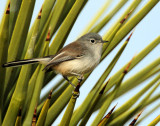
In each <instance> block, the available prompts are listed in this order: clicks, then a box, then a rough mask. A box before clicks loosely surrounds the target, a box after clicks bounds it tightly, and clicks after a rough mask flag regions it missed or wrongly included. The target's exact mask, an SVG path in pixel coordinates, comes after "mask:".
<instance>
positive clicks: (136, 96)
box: [0, 0, 160, 126]
mask: <svg viewBox="0 0 160 126" xmlns="http://www.w3.org/2000/svg"><path fill="white" fill-rule="evenodd" d="M35 2H36V1H35V0H7V2H6V7H5V9H4V14H3V15H2V17H1V24H0V65H1V66H3V64H4V63H6V62H10V61H15V60H17V59H30V58H33V57H43V56H48V55H54V54H56V52H57V51H58V50H59V49H61V48H62V47H63V46H64V44H65V42H66V40H67V38H68V36H69V35H70V33H71V35H73V36H74V32H71V30H72V29H73V26H74V24H75V22H76V21H78V20H79V18H78V17H79V16H81V15H80V14H83V13H84V14H85V11H82V10H85V8H87V7H88V6H87V5H90V3H89V2H95V1H94V0H93V1H87V0H44V3H43V5H42V7H41V9H40V10H39V13H38V15H37V16H36V18H35V19H34V17H33V18H32V15H33V12H34V11H35V10H34V8H35V6H37V4H35ZM96 2H97V1H96ZM99 2H101V1H99ZM114 2H116V5H114V7H113V8H111V10H109V11H108V12H107V13H106V11H105V10H106V9H107V8H109V7H110V6H111V3H114ZM139 5H141V7H140V8H138V6H139ZM124 6H125V7H124ZM155 6H159V1H158V0H148V1H147V2H146V3H145V4H144V2H142V0H133V1H130V2H129V1H127V0H120V1H118V2H117V1H113V2H111V1H109V0H108V1H107V0H106V3H104V4H103V7H101V9H100V10H99V11H98V13H97V14H95V16H94V18H93V19H86V17H85V18H83V19H84V21H85V20H90V23H89V24H88V25H87V27H85V28H84V29H83V31H82V32H81V31H80V30H79V29H78V28H77V29H76V30H75V32H78V34H79V36H80V35H83V34H86V33H88V32H94V33H100V34H101V35H102V36H103V39H104V40H107V41H109V43H106V44H104V46H103V54H102V58H101V62H102V61H103V63H100V64H99V66H98V68H96V70H97V71H98V72H97V73H98V74H101V76H99V75H97V73H96V72H94V71H93V74H92V75H91V73H88V74H86V75H85V78H84V80H83V82H81V83H78V82H77V80H76V78H75V77H71V78H69V79H70V80H72V83H74V84H76V85H77V87H76V88H75V89H74V88H73V87H72V86H71V85H69V84H68V82H67V81H65V80H64V79H63V78H62V77H60V76H59V75H57V74H55V73H54V72H49V73H46V72H45V71H42V70H43V68H44V67H45V66H44V65H40V64H39V65H24V66H22V67H16V68H13V67H10V68H2V67H0V125H2V126H13V125H15V126H21V125H24V126H30V125H36V126H44V125H45V126H49V125H57V124H59V125H60V126H64V125H65V126H68V125H69V126H76V125H80V126H84V125H92V126H97V125H98V126H105V125H107V126H114V125H115V126H122V125H130V126H131V125H135V122H136V121H137V119H138V117H139V116H140V114H138V113H140V112H141V111H142V110H143V112H142V116H143V117H142V119H141V117H140V120H139V119H138V120H139V121H138V123H140V124H142V125H156V124H158V122H159V121H160V118H159V116H158V115H156V114H155V115H151V113H152V111H153V110H154V111H155V110H159V108H158V106H159V103H157V101H158V100H159V98H160V93H159V92H158V93H157V89H158V86H159V84H160V73H159V72H160V67H159V65H160V57H159V54H157V55H158V56H156V57H157V58H156V59H155V60H153V58H151V59H149V60H150V62H151V63H145V65H143V68H140V70H137V71H136V72H135V71H131V70H132V69H133V68H134V67H135V66H136V65H138V64H139V63H140V62H141V61H142V60H145V59H144V58H145V57H146V56H147V55H148V54H149V53H150V52H151V51H152V50H154V49H155V48H158V50H160V48H159V43H160V36H157V37H156V38H155V39H154V40H153V41H150V43H149V45H148V46H146V47H145V48H144V49H143V50H141V51H139V52H138V53H137V54H135V56H134V57H133V58H132V57H130V58H127V60H128V61H129V62H127V61H125V62H123V64H125V65H121V66H122V67H118V69H117V70H116V71H115V70H114V67H115V65H116V64H119V63H117V62H118V61H119V59H120V57H121V56H122V57H123V55H124V53H123V52H124V50H125V49H127V45H128V44H130V41H131V40H130V39H132V36H134V37H135V38H136V35H134V33H133V32H134V30H132V29H133V28H135V26H137V25H138V23H139V22H141V20H142V19H143V18H144V17H145V16H146V15H147V14H148V13H149V12H150V11H151V10H152V8H154V7H155ZM121 8H123V9H122V10H123V12H121V14H120V15H118V18H117V19H116V20H112V18H113V17H114V16H115V15H116V14H117V13H119V11H120V9H121ZM31 18H32V19H34V21H33V23H31ZM158 18H159V17H157V19H158ZM157 19H152V20H157ZM76 23H77V22H76ZM109 23H111V24H112V26H111V27H110V26H109V29H107V28H106V27H105V26H108V24H109ZM78 26H82V24H81V23H78ZM157 27H158V26H157ZM135 29H136V28H135ZM142 29H143V28H142ZM73 31H74V29H73ZM131 31H132V32H131ZM130 32H131V33H130ZM149 32H150V34H153V33H154V31H149ZM77 37H78V36H77ZM125 37H126V38H125ZM146 37H148V36H146ZM75 38H76V36H75ZM138 39H140V38H138ZM72 41H74V39H72ZM139 43H140V44H143V43H144V42H141V41H139ZM137 46H138V45H137ZM115 47H116V49H115ZM131 51H132V50H127V52H126V51H125V53H129V52H131ZM157 52H159V51H157ZM109 54H112V56H110V55H109ZM114 55H115V56H114ZM110 57H111V58H110ZM151 57H152V56H151ZM106 59H107V60H106ZM104 61H107V64H106V63H104ZM145 62H148V60H147V61H146V60H145ZM102 71H104V72H102ZM112 73H113V74H112ZM128 73H129V74H130V73H131V74H132V75H131V74H130V75H128ZM94 76H97V77H94ZM126 76H127V77H128V78H127V79H126V78H125V77H126ZM96 78H97V80H96ZM108 78H110V79H108ZM85 80H87V81H85ZM144 82H145V83H144ZM144 84H145V85H144ZM49 85H50V86H49ZM85 85H90V86H88V87H85ZM46 86H49V88H48V89H47V90H45V92H44V93H43V95H42V96H41V97H40V94H41V93H42V89H46V88H45V87H46ZM83 87H84V88H83ZM138 87H140V90H138ZM51 89H52V90H51ZM135 89H136V90H135ZM50 90H51V91H50ZM72 92H73V94H79V92H80V96H79V98H77V97H75V96H74V95H73V94H72ZM86 92H87V93H86ZM83 93H85V94H87V96H84V95H83ZM129 93H133V95H129ZM152 94H153V95H152ZM122 95H128V98H127V99H125V98H123V97H120V96H122ZM151 95H152V96H151ZM47 97H48V98H47ZM82 97H84V98H82ZM82 99H83V100H82ZM80 101H81V102H80ZM76 102H78V105H77V106H78V107H77V106H76V107H75V105H76ZM116 103H117V106H116V107H115V106H114V105H115V104H116ZM152 103H153V104H152ZM150 105H153V106H152V107H151V108H152V109H151V111H149V112H147V111H146V109H147V108H148V107H149V106H150ZM113 106H114V107H113ZM111 108H113V109H112V110H111ZM114 109H115V110H114ZM63 110H64V111H63ZM113 110H114V111H113ZM108 112H109V113H108ZM107 113H108V114H107ZM159 114H160V113H159ZM59 115H61V116H59ZM136 116H137V117H136ZM135 117H136V118H135ZM146 117H148V118H152V119H150V122H149V123H147V124H146V122H145V120H144V119H145V118H146ZM156 117H157V118H156ZM134 118H135V119H134ZM133 119H134V120H133ZM132 120H133V121H132Z"/></svg>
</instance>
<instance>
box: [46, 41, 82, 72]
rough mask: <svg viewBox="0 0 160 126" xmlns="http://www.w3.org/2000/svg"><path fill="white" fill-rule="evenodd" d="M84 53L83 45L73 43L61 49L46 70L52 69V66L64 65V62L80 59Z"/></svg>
mask: <svg viewBox="0 0 160 126" xmlns="http://www.w3.org/2000/svg"><path fill="white" fill-rule="evenodd" d="M80 52H82V53H80ZM83 52H84V49H83V46H81V44H80V43H78V42H73V43H71V44H69V45H67V46H66V47H64V48H63V49H61V50H60V51H59V52H58V53H57V54H56V55H55V56H54V57H53V59H52V60H51V61H50V62H49V63H48V64H47V65H46V67H45V68H44V70H45V69H48V68H50V67H51V66H54V65H57V64H59V63H62V62H64V61H69V60H74V59H77V58H80V57H82V56H83V55H84V53H83Z"/></svg>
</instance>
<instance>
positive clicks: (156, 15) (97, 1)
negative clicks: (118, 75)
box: [0, 0, 160, 126]
mask: <svg viewBox="0 0 160 126" xmlns="http://www.w3.org/2000/svg"><path fill="white" fill-rule="evenodd" d="M6 1H7V0H1V1H0V19H1V17H2V15H3V11H4V7H5V4H6ZM148 1H149V0H142V2H141V4H140V5H139V6H138V8H137V9H136V11H135V12H134V14H135V13H136V12H138V11H139V10H140V9H141V8H142V7H143V6H144V5H145V3H146V2H148ZM104 2H106V0H89V1H88V3H87V4H86V6H85V8H84V9H83V10H82V13H81V14H80V15H79V17H78V19H77V21H76V22H75V25H74V26H73V28H72V30H71V32H70V34H69V37H68V39H67V40H66V44H68V43H70V42H72V41H74V40H75V39H77V37H78V36H79V35H80V34H81V32H82V31H83V29H84V28H85V27H86V26H87V24H88V23H89V22H90V20H91V19H92V18H93V17H94V15H95V14H96V12H97V11H98V10H99V9H100V8H101V7H102V6H103V4H104ZM131 2H132V0H129V1H128V2H127V3H126V4H125V5H124V7H123V8H121V9H120V11H119V12H118V13H117V14H116V15H115V16H114V17H113V18H112V19H111V20H110V22H109V23H108V24H107V25H106V26H105V27H104V28H103V29H102V30H101V31H100V32H99V34H100V35H102V36H103V35H104V34H105V33H106V32H107V30H108V29H109V28H110V27H111V26H112V24H114V22H115V21H116V20H117V19H118V18H119V17H120V16H121V14H122V13H123V12H124V11H125V9H126V8H127V7H128V6H129V5H130V3H131ZM42 3H43V0H37V1H36V4H35V8H34V13H33V17H32V22H31V24H32V23H33V21H34V19H35V18H36V16H37V14H38V12H39V10H40V8H41V5H42ZM117 3H118V0H113V2H112V4H111V5H110V7H109V8H108V9H107V10H106V12H105V14H104V15H103V16H105V15H106V14H107V13H109V12H110V10H111V9H112V8H113V7H114V6H115V5H116V4H117ZM103 16H102V17H103ZM159 23H160V3H158V4H157V5H156V6H155V7H154V8H153V9H152V10H151V11H150V12H149V13H148V15H147V16H146V17H145V18H143V20H142V21H141V22H140V23H139V24H138V25H137V26H136V28H135V32H134V34H133V36H132V38H131V39H130V41H129V44H128V45H127V47H126V49H125V50H124V52H123V54H122V56H121V57H120V59H119V61H118V62H117V64H116V66H115V67H114V69H113V70H112V72H111V73H110V75H109V77H111V76H112V75H113V74H114V73H115V72H116V71H118V70H119V69H120V68H121V67H122V66H123V65H125V64H126V63H127V62H128V61H129V60H131V59H132V57H133V56H134V55H136V54H138V53H139V52H140V51H141V50H142V49H144V48H145V47H146V46H147V45H148V44H149V43H151V42H152V41H153V40H154V39H155V38H157V37H158V36H159V35H160V24H159ZM127 37H128V36H127ZM125 39H126V38H124V39H123V40H122V41H121V43H120V44H119V45H118V46H117V47H116V48H115V49H114V50H113V51H112V52H111V53H110V54H109V56H108V57H107V58H106V59H105V60H104V61H102V62H101V64H100V65H99V66H98V67H97V68H96V69H95V70H94V71H93V72H92V74H91V76H90V77H89V78H88V79H87V81H86V82H85V84H84V85H83V86H82V87H81V89H80V97H79V98H78V99H77V102H76V106H75V108H77V107H78V106H79V105H80V104H81V103H82V102H83V100H84V99H85V97H86V96H87V94H88V92H89V91H90V90H91V89H92V87H93V86H94V84H95V83H96V81H97V80H98V78H99V77H100V76H101V75H102V73H103V72H104V70H105V69H104V68H106V67H107V66H108V65H109V63H110V61H111V60H112V59H113V58H114V56H115V54H116V52H117V50H118V49H119V48H120V47H121V45H122V44H123V43H124V41H125ZM66 44H65V45H66ZM159 56H160V44H159V45H158V46H157V47H156V48H155V49H154V50H153V51H152V52H151V53H150V54H149V55H148V56H147V57H145V58H144V59H143V61H141V62H140V63H139V64H138V65H137V66H136V67H135V68H133V69H132V70H131V71H130V72H129V73H128V74H127V75H126V77H125V79H124V80H126V79H127V78H129V77H131V76H132V75H134V74H135V73H136V72H138V71H139V70H141V69H142V68H144V66H146V65H147V64H150V63H151V62H153V61H154V60H155V59H157V58H158V57H159ZM109 77H108V78H109ZM60 78H61V75H59V76H58V77H57V78H56V79H57V80H59V79H60ZM108 78H107V79H108ZM107 79H106V80H107ZM149 80H151V79H149ZM149 80H148V81H147V82H144V83H143V85H141V86H138V87H137V88H134V89H133V90H132V92H129V93H127V94H126V95H123V96H122V97H120V98H119V99H116V100H115V101H114V102H113V103H112V104H111V105H110V107H109V109H108V110H110V109H111V108H112V107H113V106H114V105H115V104H116V103H118V105H117V108H118V107H120V106H121V105H122V104H123V102H125V101H127V100H128V99H129V98H130V97H132V96H133V95H134V94H136V93H137V92H138V91H139V90H141V89H142V88H143V87H144V86H145V85H146V84H147V83H148V82H149ZM54 83H55V80H54V81H52V83H51V84H50V85H53V84H54ZM48 89H49V90H50V88H49V87H47V88H46V90H48ZM159 90H160V87H159V88H158V89H157V90H156V92H155V93H159ZM43 92H45V91H44V90H43ZM155 93H154V94H155ZM154 94H153V95H154ZM159 102H160V100H159V101H158V100H157V101H156V102H155V103H153V104H152V105H150V106H149V107H148V108H146V109H145V110H144V112H143V113H142V116H143V115H145V112H147V111H148V110H150V109H151V108H152V107H154V106H155V105H157V103H159ZM63 113H64V111H63ZM63 113H62V114H61V115H60V116H59V119H58V120H56V121H55V123H54V125H57V124H59V122H60V119H61V118H62V116H63ZM159 114H160V108H159V109H158V110H156V111H154V112H153V113H152V114H151V115H150V117H149V118H146V119H145V120H144V121H143V122H142V123H141V124H139V126H144V125H147V124H148V123H150V122H151V121H152V120H153V119H154V118H156V117H157V116H158V115H159ZM95 116H96V113H95V114H93V116H92V117H91V119H90V120H89V122H88V123H87V126H89V125H90V124H91V122H92V121H93V120H94V118H95ZM129 122H130V121H129ZM129 122H128V123H127V124H126V125H128V124H129ZM159 125H160V124H159Z"/></svg>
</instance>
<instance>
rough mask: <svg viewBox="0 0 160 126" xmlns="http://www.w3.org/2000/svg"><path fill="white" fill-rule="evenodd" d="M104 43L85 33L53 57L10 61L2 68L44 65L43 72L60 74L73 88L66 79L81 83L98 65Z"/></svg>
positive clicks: (91, 34) (100, 38) (92, 34)
mask: <svg viewBox="0 0 160 126" xmlns="http://www.w3.org/2000/svg"><path fill="white" fill-rule="evenodd" d="M106 42H108V41H104V40H103V39H102V37H101V36H100V35H99V34H97V33H87V34H85V35H83V36H81V37H79V38H78V39H77V40H75V41H74V42H72V43H70V44H68V45H67V46H65V47H64V48H62V49H60V50H59V51H58V52H57V53H56V54H55V55H50V56H45V57H41V58H32V59H24V60H18V61H12V62H8V63H5V64H3V65H2V67H18V66H22V65H25V64H35V63H40V64H44V65H45V67H44V69H43V70H45V71H50V70H53V71H55V72H56V73H59V74H61V75H62V76H63V77H64V79H66V80H67V81H68V82H69V84H71V85H72V86H73V87H75V85H74V84H72V82H71V81H70V80H69V79H68V77H70V76H76V77H78V80H79V81H82V80H83V78H84V76H83V75H84V74H86V73H88V72H91V71H92V70H93V69H94V68H95V67H96V66H97V65H98V64H99V62H100V59H101V55H102V48H103V43H106Z"/></svg>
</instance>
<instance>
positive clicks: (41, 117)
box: [36, 90, 52, 126]
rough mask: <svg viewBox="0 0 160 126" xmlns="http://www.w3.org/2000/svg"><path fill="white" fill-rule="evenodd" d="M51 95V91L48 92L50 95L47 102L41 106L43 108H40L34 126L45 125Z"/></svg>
mask: <svg viewBox="0 0 160 126" xmlns="http://www.w3.org/2000/svg"><path fill="white" fill-rule="evenodd" d="M51 95H52V90H51V91H50V94H49V96H48V98H47V100H46V101H45V103H44V105H43V108H42V110H41V113H40V115H39V117H38V120H37V124H36V126H44V124H45V120H46V116H47V112H48V109H49V106H50V101H51Z"/></svg>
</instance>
